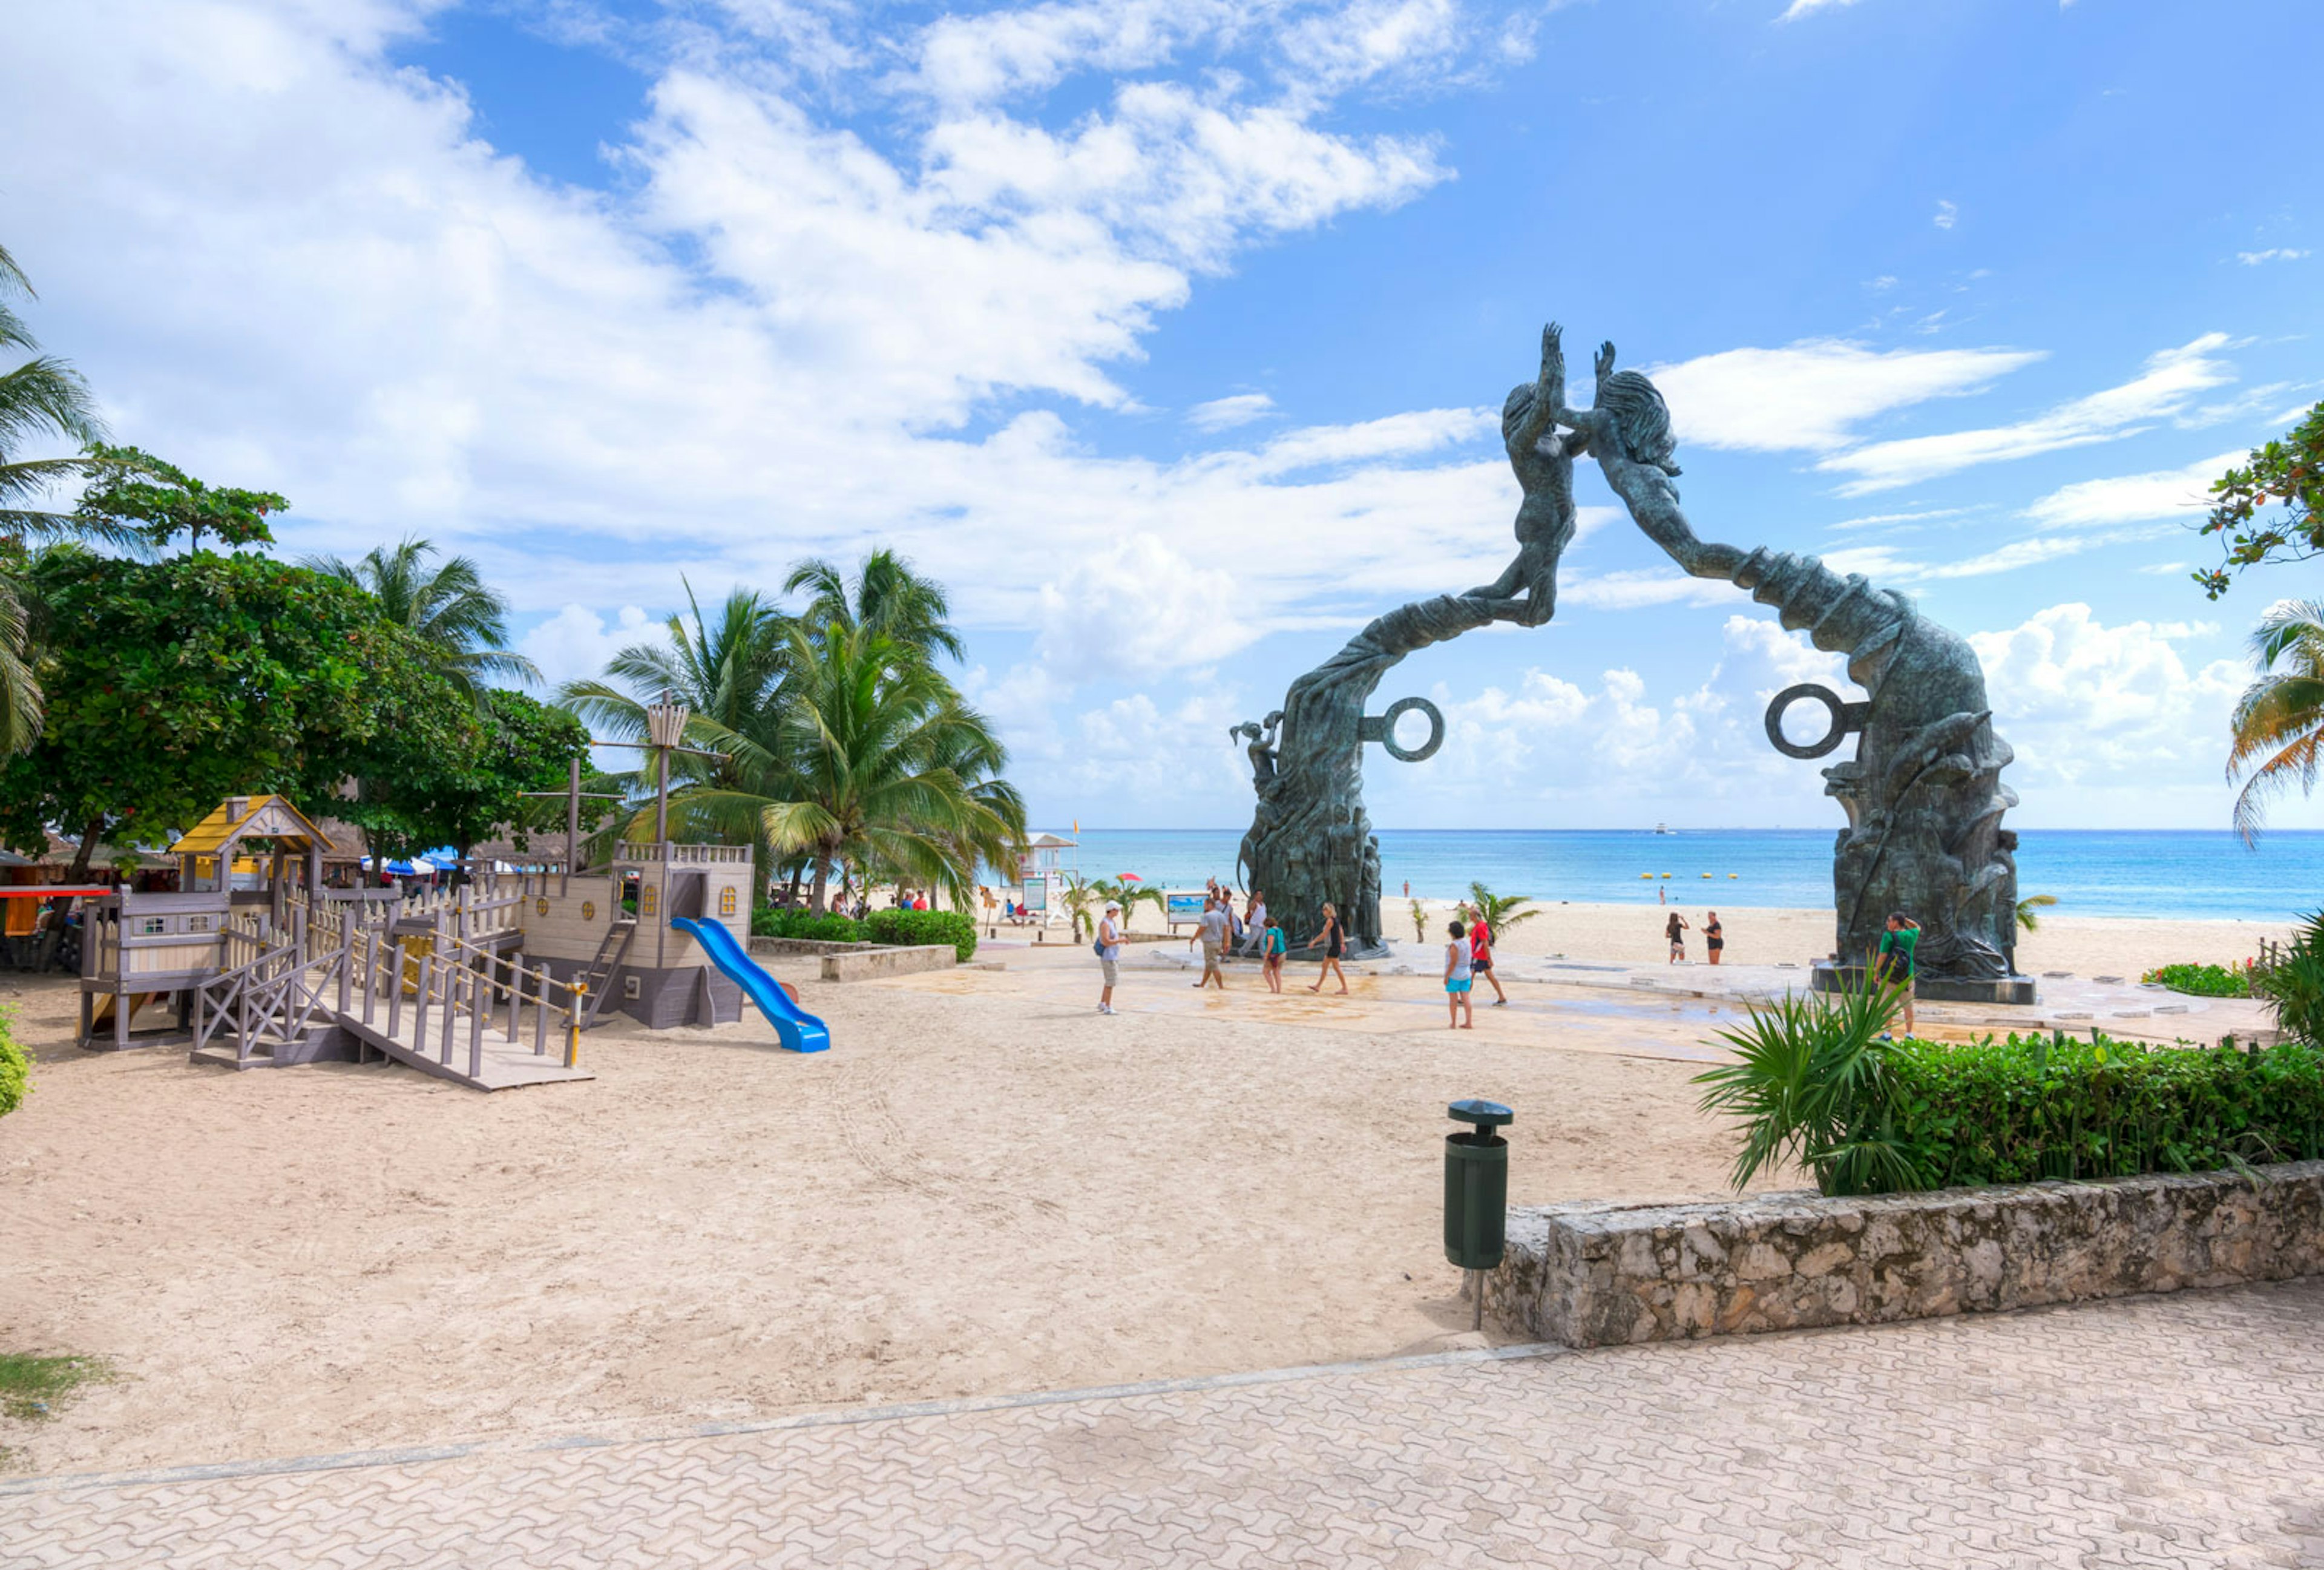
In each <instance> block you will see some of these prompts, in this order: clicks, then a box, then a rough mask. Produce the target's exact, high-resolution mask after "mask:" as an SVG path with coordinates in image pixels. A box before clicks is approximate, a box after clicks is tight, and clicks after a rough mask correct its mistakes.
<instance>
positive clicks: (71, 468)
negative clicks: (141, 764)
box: [0, 249, 137, 757]
mask: <svg viewBox="0 0 2324 1570" xmlns="http://www.w3.org/2000/svg"><path fill="white" fill-rule="evenodd" d="M18 297H22V298H23V299H27V300H30V299H32V298H33V294H32V283H31V282H30V281H29V280H27V279H26V278H25V276H24V274H23V270H22V269H21V268H19V267H18V266H17V265H16V261H15V258H14V257H13V256H11V255H9V254H8V253H7V252H6V251H5V249H0V356H15V355H19V354H21V355H23V356H25V357H24V359H23V362H22V363H21V364H19V365H16V366H15V368H14V369H13V370H10V371H8V372H6V373H5V374H0V757H5V756H6V755H7V754H9V753H20V752H23V750H24V749H25V748H26V747H29V746H31V745H32V738H33V737H34V736H36V735H38V734H40V729H41V704H42V700H41V685H40V680H39V678H38V677H37V676H36V675H35V674H34V671H33V666H34V665H35V664H36V663H37V660H38V656H37V654H36V652H35V651H32V649H30V648H29V647H28V646H27V644H26V642H25V639H26V635H27V633H28V630H29V629H28V627H27V625H26V619H25V608H24V601H23V568H24V563H25V551H26V549H27V548H28V547H31V546H38V545H43V544H50V543H53V542H55V541H58V540H91V541H93V542H96V543H99V544H108V545H128V544H133V543H134V542H135V540H136V539H137V537H136V536H135V535H134V533H133V532H132V531H128V530H126V529H122V528H118V527H115V526H113V525H110V524H108V523H106V522H98V521H92V520H88V519H83V518H79V517H76V516H74V515H72V514H69V513H52V512H50V511H48V510H47V509H45V508H43V507H41V506H38V505H36V503H40V502H41V501H42V500H44V499H45V498H46V497H47V495H48V494H49V493H50V492H51V491H52V490H54V489H56V488H57V487H58V486H60V485H70V484H72V483H74V482H76V481H78V480H79V479H80V478H82V476H84V475H86V473H87V472H88V464H87V462H86V460H84V459H82V458H80V457H25V456H24V453H25V449H26V448H27V447H32V448H38V447H40V446H41V445H42V444H43V443H50V442H53V443H56V444H59V445H68V446H70V447H73V448H82V447H86V446H88V445H89V444H91V443H93V442H96V441H97V440H99V439H102V438H103V436H104V434H105V428H104V425H103V423H102V422H101V421H100V420H98V419H97V408H96V405H95V403H94V402H93V401H92V400H91V399H90V397H89V392H88V383H86V382H84V381H83V380H81V376H80V373H78V371H75V370H74V369H73V368H72V367H71V366H70V365H67V364H66V363H65V362H64V361H62V360H60V359H56V358H54V357H52V356H46V355H43V354H42V353H41V352H40V348H41V346H40V344H39V342H38V341H37V340H35V339H34V338H33V337H32V329H31V328H29V327H27V326H26V325H25V323H24V319H23V318H22V317H20V316H18V315H17V314H16V311H15V309H14V306H13V305H11V303H10V301H11V300H14V299H16V298H18Z"/></svg>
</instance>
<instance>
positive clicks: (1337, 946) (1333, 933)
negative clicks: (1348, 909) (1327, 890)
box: [1307, 900, 1348, 997]
mask: <svg viewBox="0 0 2324 1570" xmlns="http://www.w3.org/2000/svg"><path fill="white" fill-rule="evenodd" d="M1319 944H1320V945H1322V946H1323V965H1322V966H1321V968H1319V969H1318V970H1317V971H1316V972H1315V984H1314V986H1312V987H1309V988H1308V989H1307V990H1308V991H1309V992H1311V993H1320V992H1322V991H1323V978H1324V977H1325V976H1327V975H1335V976H1338V977H1339V978H1340V995H1341V996H1342V997H1345V996H1347V995H1348V973H1347V972H1346V971H1343V970H1342V969H1341V968H1340V957H1341V956H1342V955H1344V954H1346V953H1347V952H1348V935H1347V933H1346V932H1345V931H1343V930H1342V928H1341V926H1340V912H1339V910H1338V908H1337V907H1335V906H1333V904H1332V903H1331V901H1329V900H1325V901H1324V903H1323V931H1321V932H1318V933H1317V934H1315V936H1314V937H1311V938H1309V939H1308V940H1307V947H1310V948H1314V947H1316V946H1317V945H1319Z"/></svg>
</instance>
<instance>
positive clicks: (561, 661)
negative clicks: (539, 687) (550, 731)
mask: <svg viewBox="0 0 2324 1570" xmlns="http://www.w3.org/2000/svg"><path fill="white" fill-rule="evenodd" d="M658 633H659V623H656V622H655V621H654V619H653V618H652V617H651V616H649V615H647V614H646V613H645V612H644V611H642V610H641V609H640V608H639V607H638V606H636V605H623V606H622V609H621V611H620V613H619V614H617V615H616V616H615V617H614V619H613V623H612V624H611V625H608V624H607V623H606V621H605V618H604V617H603V616H601V615H599V614H597V613H596V612H595V611H593V610H591V609H589V608H588V607H587V606H586V605H566V606H564V607H563V608H562V609H560V610H558V613H557V614H555V615H553V616H549V617H548V618H547V619H546V620H544V621H542V622H540V623H538V624H536V625H535V626H533V627H532V628H531V629H530V631H528V632H526V633H524V634H523V635H522V636H521V637H520V638H518V639H517V642H516V646H517V652H519V653H521V654H522V655H523V656H524V657H525V658H526V659H528V660H531V661H532V662H533V663H534V664H535V665H538V666H539V667H540V674H541V676H542V678H543V679H545V680H546V681H547V682H548V683H549V686H551V687H556V686H558V685H560V684H562V683H564V682H567V681H573V680H576V679H580V678H582V677H588V676H595V675H596V674H598V672H600V671H602V670H604V668H605V661H606V660H610V659H612V658H613V655H615V654H616V653H618V652H619V651H621V650H622V648H624V647H625V646H627V645H629V644H631V643H641V642H651V641H653V639H654V637H655V636H656V635H657V634H658Z"/></svg>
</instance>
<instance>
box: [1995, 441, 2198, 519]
mask: <svg viewBox="0 0 2324 1570" xmlns="http://www.w3.org/2000/svg"><path fill="white" fill-rule="evenodd" d="M2243 458H2244V455H2243V454H2242V453H2240V452H2230V453H2222V454H2221V455H2219V456H2218V457H2208V458H2200V459H2198V460H2197V461H2196V462H2194V463H2191V464H2189V465H2188V466H2186V467H2185V468H2182V469H2160V470H2157V471H2155V472H2153V473H2152V474H2144V475H2124V476H2120V477H2118V478H2116V479H2109V480H2081V481H2078V482H2077V483H2075V484H2073V485H2061V486H2060V487H2059V488H2058V489H2056V490H2054V491H2052V492H2051V493H2050V494H2048V495H2046V496H2044V497H2043V498H2042V499H2041V500H2040V501H2038V502H2036V503H2033V505H2032V506H2030V507H2028V508H2026V509H2025V515H2026V516H2027V517H2029V518H2031V519H2033V521H2034V522H2037V523H2040V524H2042V525H2043V526H2044V527H2045V528H2052V529H2056V528H2079V527H2081V526H2083V525H2086V524H2093V523H2133V522H2144V520H2147V519H2150V518H2179V519H2186V518H2190V517H2192V516H2194V515H2196V514H2198V513H2201V512H2202V511H2203V510H2204V509H2205V508H2206V507H2207V506H2208V505H2209V501H2208V499H2207V497H2206V493H2207V492H2209V489H2210V486H2211V482H2212V481H2213V480H2215V479H2217V478H2218V477H2219V476H2220V475H2221V474H2223V473H2225V472H2226V471H2227V469H2228V468H2230V467H2232V466H2235V465H2236V464H2239V463H2241V462H2242V461H2243Z"/></svg>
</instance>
